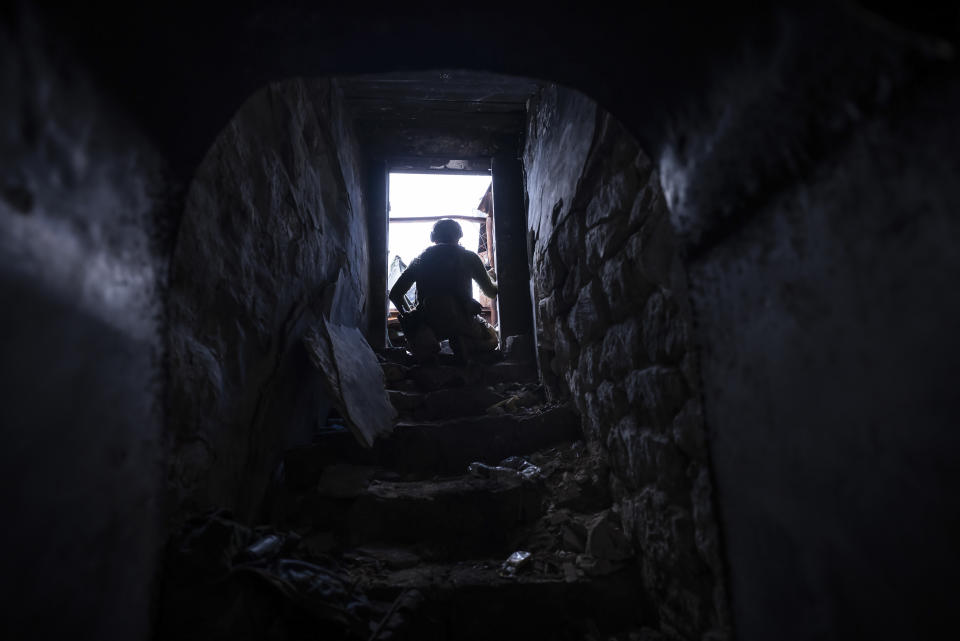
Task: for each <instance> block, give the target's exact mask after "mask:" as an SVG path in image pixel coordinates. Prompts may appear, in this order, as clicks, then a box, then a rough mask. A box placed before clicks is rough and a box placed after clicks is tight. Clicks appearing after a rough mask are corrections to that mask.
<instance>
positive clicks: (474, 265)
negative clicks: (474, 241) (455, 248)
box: [470, 254, 499, 298]
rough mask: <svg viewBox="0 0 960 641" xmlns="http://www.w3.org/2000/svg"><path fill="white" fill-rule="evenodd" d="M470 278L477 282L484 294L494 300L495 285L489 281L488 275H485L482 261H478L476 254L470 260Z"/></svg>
mask: <svg viewBox="0 0 960 641" xmlns="http://www.w3.org/2000/svg"><path fill="white" fill-rule="evenodd" d="M470 276H471V277H472V278H473V280H475V281H477V284H478V285H480V289H481V290H482V291H483V293H484V294H486V295H487V296H488V297H489V298H496V296H497V292H498V291H499V290H498V288H497V284H496V283H495V282H493V281H492V280H490V274H488V273H487V270H486V269H485V268H484V266H483V261H482V260H480V257H479V256H477V255H476V254H473V256H472V257H471V258H470Z"/></svg>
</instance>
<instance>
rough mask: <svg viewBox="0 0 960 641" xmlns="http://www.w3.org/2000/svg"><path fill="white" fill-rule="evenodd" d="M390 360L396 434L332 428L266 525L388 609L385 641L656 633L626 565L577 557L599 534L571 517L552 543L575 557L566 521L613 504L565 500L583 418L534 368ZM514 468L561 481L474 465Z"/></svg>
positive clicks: (380, 634)
mask: <svg viewBox="0 0 960 641" xmlns="http://www.w3.org/2000/svg"><path fill="white" fill-rule="evenodd" d="M381 358H382V361H383V362H382V363H381V365H382V367H383V370H384V375H385V379H386V382H387V386H388V388H389V389H388V391H389V394H390V398H391V401H392V402H393V404H394V406H395V407H396V409H397V410H398V412H399V415H400V416H399V420H398V423H397V427H396V430H395V432H394V434H393V435H392V436H391V437H389V438H386V439H382V440H380V441H379V442H377V443H376V445H375V446H374V447H373V448H369V449H366V448H363V447H361V446H359V445H358V444H357V442H356V441H355V439H354V438H353V436H352V435H351V434H350V433H348V432H347V431H345V430H339V431H337V430H332V431H329V432H326V433H323V434H321V435H319V436H318V437H317V439H315V442H314V443H313V444H312V445H310V446H308V447H302V448H297V449H294V450H291V451H289V452H288V453H287V454H286V456H285V459H284V491H283V492H282V493H281V494H280V495H279V496H277V497H276V500H274V501H273V504H274V505H273V509H274V513H273V514H272V515H271V522H272V523H274V524H275V525H276V526H278V527H281V528H285V529H289V530H295V531H298V532H302V533H303V537H304V538H303V546H304V548H305V549H308V550H309V549H314V550H315V551H316V552H317V554H329V555H332V556H334V557H336V558H337V560H338V562H341V563H343V564H344V566H345V567H348V568H349V569H350V572H351V574H352V575H353V576H354V582H355V585H356V588H357V589H358V590H362V591H364V592H365V593H366V594H367V595H369V596H370V597H371V598H375V599H380V600H385V601H392V603H393V607H392V608H391V610H390V611H389V612H387V614H386V615H385V616H384V619H383V621H382V625H381V626H379V629H378V630H377V631H376V634H375V638H378V639H400V638H403V639H481V638H484V639H489V638H498V639H514V638H516V639H520V638H523V639H554V638H555V639H568V638H569V639H583V638H591V636H592V635H596V634H601V633H603V634H604V635H605V636H603V637H602V638H611V635H612V633H613V632H615V631H622V630H627V629H639V626H640V624H641V623H642V622H645V623H646V625H649V619H648V616H647V610H646V608H644V607H643V606H642V604H643V602H644V600H643V598H642V596H641V595H640V594H638V591H637V590H638V588H637V586H638V585H639V584H640V582H639V579H638V577H637V576H636V569H635V568H634V567H633V566H632V565H631V564H629V563H621V564H616V563H614V564H612V565H611V563H610V562H609V561H608V560H602V561H603V563H606V564H607V565H602V567H600V568H599V569H598V568H597V565H596V564H594V565H593V566H590V567H588V568H587V570H588V571H586V572H585V571H584V569H583V567H582V564H581V565H578V564H577V563H576V561H577V560H578V559H577V558H576V554H575V550H576V549H577V548H578V547H579V548H580V549H581V550H583V549H584V548H585V547H586V545H587V543H588V542H587V538H588V537H589V536H593V538H594V539H597V536H594V535H593V534H590V533H588V531H587V527H586V525H582V526H577V525H575V524H574V525H570V523H575V522H574V521H570V523H568V524H567V525H564V526H563V527H567V528H568V529H570V530H571V532H570V533H567V532H566V530H564V533H563V534H562V535H557V536H564V537H566V536H568V535H569V537H570V545H569V546H567V547H569V548H572V549H573V550H574V551H570V550H563V549H559V548H560V547H563V546H559V547H558V546H557V544H556V537H554V538H553V539H551V538H550V537H551V534H550V532H553V533H554V534H556V532H558V531H559V530H558V529H557V528H554V530H550V528H549V524H550V523H555V524H556V523H560V522H561V521H563V519H558V518H557V516H558V515H562V514H565V513H569V512H570V509H571V508H574V511H579V512H581V513H587V515H588V516H590V515H589V512H591V510H593V509H596V510H598V511H602V510H603V508H604V507H606V506H605V505H604V498H603V496H602V494H603V490H602V489H598V490H596V492H597V496H596V497H591V496H589V492H586V493H585V492H584V491H582V490H581V489H577V490H576V492H574V493H573V494H574V496H568V495H564V491H567V490H569V489H570V488H571V487H575V488H576V487H579V486H577V485H576V483H574V482H573V481H571V478H572V477H571V475H572V474H575V472H576V470H575V469H573V468H570V469H562V466H560V464H559V463H556V460H555V459H557V460H559V459H558V457H561V458H562V456H561V454H562V453H564V452H565V453H566V454H565V455H569V454H570V452H573V451H576V452H579V451H580V450H577V445H575V443H576V441H577V440H578V438H579V436H580V428H579V418H578V416H577V415H576V414H575V413H574V412H572V411H571V410H570V409H569V408H568V407H566V406H564V405H550V404H547V403H545V402H544V400H543V398H542V395H541V393H540V391H539V387H538V386H537V384H536V383H537V381H536V372H535V368H533V367H532V366H531V364H529V363H518V362H509V361H502V362H497V363H491V364H486V365H471V366H467V367H452V366H446V365H437V366H432V367H424V366H418V365H415V364H413V363H411V362H410V360H409V357H408V356H407V355H405V354H404V353H403V352H402V351H396V350H390V351H387V352H385V353H384V354H382V356H381ZM571 448H572V449H571ZM581 449H582V448H581ZM576 456H577V457H579V456H580V454H579V453H577V454H576ZM507 457H526V458H527V459H529V461H530V462H533V463H537V462H538V461H539V462H540V463H545V464H547V465H550V466H552V468H551V469H553V474H552V475H551V476H549V478H546V477H547V476H548V475H547V474H545V473H544V470H541V474H539V475H532V478H523V477H522V476H521V475H519V474H517V473H515V472H505V471H503V470H502V468H501V469H500V470H494V471H493V473H489V472H488V473H487V476H486V477H484V475H482V474H479V475H478V474H476V473H471V472H469V471H468V469H467V468H468V466H469V465H470V464H471V463H474V462H480V463H483V464H486V465H488V466H497V465H498V463H500V462H501V461H503V460H504V459H506V458H507ZM544 469H545V468H544ZM581 480H582V479H581ZM587 485H589V483H587ZM595 485H597V487H599V486H600V485H603V484H602V483H595ZM564 488H566V490H564ZM569 493H570V492H569V491H568V492H567V494H569ZM599 518H602V515H601V517H596V518H595V519H594V521H597V519H599ZM581 522H585V521H583V519H581ZM602 525H603V524H601V526H602ZM601 526H597V525H596V523H594V524H593V526H592V527H593V530H590V532H593V531H595V530H597V528H598V527H600V528H601V529H602V527H601ZM559 527H560V526H558V528H559ZM578 528H579V529H578ZM578 537H579V538H578ZM548 539H549V540H548ZM564 540H566V539H564ZM590 543H591V544H594V547H596V545H599V544H598V543H596V541H591V542H590ZM530 550H534V552H533V554H532V555H530V556H529V558H527V559H526V560H524V561H521V562H519V563H517V564H516V565H511V564H510V563H507V562H506V560H507V559H508V557H510V556H511V554H512V553H514V552H517V551H530ZM591 558H592V557H591ZM622 638H623V639H627V638H628V637H627V636H623V637H622Z"/></svg>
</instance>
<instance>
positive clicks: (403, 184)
mask: <svg viewBox="0 0 960 641" xmlns="http://www.w3.org/2000/svg"><path fill="white" fill-rule="evenodd" d="M490 186H491V177H490V175H489V174H453V175H451V174H440V173H399V172H391V173H390V180H389V196H388V197H389V212H390V225H389V231H388V233H389V240H388V247H389V263H388V266H387V269H388V275H387V288H388V289H389V288H390V287H393V284H394V282H396V280H397V278H399V277H400V274H401V273H403V270H404V269H406V267H407V266H408V265H409V264H410V262H411V261H413V259H414V258H416V257H417V256H419V255H420V253H421V252H422V251H423V250H425V249H426V248H427V247H429V246H430V245H431V244H432V243H431V242H430V230H431V229H432V228H433V224H434V223H435V222H436V221H437V220H439V219H441V218H453V219H455V220H456V221H457V222H459V223H460V226H461V227H462V228H463V238H461V239H460V244H461V245H462V246H463V247H465V248H467V249H469V250H470V251H474V252H477V253H478V254H479V255H480V258H481V259H482V260H483V262H484V265H485V266H486V267H487V268H491V267H495V259H494V251H493V249H494V248H493V204H492V203H493V199H492V197H491V193H490ZM473 297H474V298H475V299H476V300H478V301H480V303H481V304H482V305H483V315H484V317H485V318H486V319H487V320H488V321H489V322H490V323H491V324H492V325H494V326H495V327H496V326H497V311H496V305H495V304H494V301H492V300H490V299H488V298H487V297H485V296H484V295H483V293H482V292H481V291H480V288H479V287H478V286H477V285H476V283H474V286H473ZM407 299H408V302H409V303H410V304H411V306H412V304H413V303H414V302H415V301H416V287H414V288H412V289H411V290H410V291H409V292H407ZM389 310H390V314H389V318H388V329H389V330H390V332H389V333H390V334H391V335H392V334H393V326H394V325H395V321H396V315H397V310H396V308H395V307H394V306H393V303H389Z"/></svg>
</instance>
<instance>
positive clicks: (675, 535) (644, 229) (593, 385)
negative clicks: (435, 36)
mask: <svg viewBox="0 0 960 641" xmlns="http://www.w3.org/2000/svg"><path fill="white" fill-rule="evenodd" d="M524 162H525V168H526V172H527V175H526V182H527V197H528V201H529V209H528V229H529V234H530V240H531V248H532V251H531V256H532V259H531V262H532V269H531V273H532V274H533V281H534V297H535V301H536V305H537V345H538V352H539V358H540V363H541V368H542V371H543V374H544V378H545V381H546V383H547V385H548V388H549V389H550V392H551V394H552V395H554V396H568V395H569V396H570V397H571V398H572V399H573V401H574V402H575V403H576V405H577V407H578V408H579V410H580V412H581V415H582V416H583V424H584V431H585V435H586V437H587V441H588V443H589V445H590V447H591V448H592V449H593V450H595V451H600V452H602V453H603V454H604V455H605V456H606V457H607V458H608V460H609V462H610V473H611V475H610V483H611V489H612V490H613V494H614V497H615V499H616V501H617V502H618V507H619V510H620V514H621V518H622V521H623V525H624V529H625V531H626V532H627V533H628V534H629V535H630V537H631V539H632V541H633V543H634V545H635V546H636V549H637V551H638V555H639V559H640V562H641V563H642V568H643V577H644V583H645V587H646V589H647V590H648V592H649V594H650V596H651V597H652V599H653V601H654V603H655V604H656V605H657V609H658V614H659V624H660V629H661V630H662V631H663V632H664V633H665V634H667V635H668V636H669V637H671V638H683V639H700V638H707V637H709V638H726V637H728V636H729V621H728V617H727V614H726V612H727V610H726V608H727V605H726V596H725V593H724V587H723V570H722V567H721V563H720V551H719V545H718V540H717V532H716V526H715V522H714V516H713V509H712V500H713V499H712V496H711V494H712V491H711V482H710V478H709V472H708V461H707V452H706V447H705V443H704V432H703V424H702V418H701V408H700V392H699V372H698V369H697V365H696V356H695V354H694V352H693V350H692V345H691V342H690V333H689V326H690V319H689V314H690V312H689V309H688V304H687V301H686V297H687V293H686V289H685V286H684V274H683V271H682V266H681V263H680V261H679V256H678V254H677V251H676V248H675V241H674V236H673V233H672V230H671V227H670V221H669V216H668V213H667V210H666V206H665V202H664V198H663V194H662V192H661V190H660V186H659V176H658V174H657V172H656V171H655V170H654V168H653V167H652V165H651V163H650V161H649V160H648V159H647V157H646V155H645V154H644V153H643V151H641V149H640V148H639V146H638V145H637V143H636V142H635V140H634V139H633V138H632V137H631V136H630V135H629V134H628V133H627V132H626V131H625V130H624V129H623V127H622V126H621V125H620V124H619V123H617V122H616V121H615V120H614V119H613V118H612V117H610V116H609V115H607V114H604V113H601V112H600V111H599V110H598V108H597V107H596V105H595V103H593V102H592V101H591V100H589V99H588V98H586V97H584V96H582V95H581V94H578V93H575V92H572V91H568V90H562V89H557V88H556V87H551V88H548V89H546V90H544V92H542V93H541V94H540V96H539V97H538V99H537V100H535V101H534V102H532V103H531V108H530V123H529V127H528V134H527V146H526V150H525V155H524Z"/></svg>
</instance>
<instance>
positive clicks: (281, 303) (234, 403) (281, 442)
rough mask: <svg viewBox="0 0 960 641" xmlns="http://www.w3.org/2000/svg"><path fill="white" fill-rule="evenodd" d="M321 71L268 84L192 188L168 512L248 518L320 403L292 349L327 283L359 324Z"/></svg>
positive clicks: (179, 259) (184, 233)
mask: <svg viewBox="0 0 960 641" xmlns="http://www.w3.org/2000/svg"><path fill="white" fill-rule="evenodd" d="M346 121H347V119H346V118H343V117H342V113H341V105H340V101H339V98H338V96H337V93H336V91H335V90H334V89H333V88H332V87H331V84H330V82H329V81H327V80H323V81H302V80H291V81H285V82H280V83H277V84H272V85H269V86H267V87H265V88H264V89H262V90H261V91H259V92H257V93H256V94H254V95H253V96H252V97H250V99H249V100H247V102H246V103H245V104H244V105H243V106H242V107H241V109H240V110H239V112H238V113H237V114H236V116H234V118H233V119H232V120H231V121H230V122H229V124H228V125H227V127H226V128H225V129H224V130H223V132H222V133H221V134H220V135H219V137H218V138H217V139H216V141H215V142H214V144H213V146H212V148H211V149H210V151H209V152H208V154H207V155H206V158H205V159H204V160H203V162H202V164H201V165H200V167H199V169H198V170H197V172H196V176H195V178H194V180H193V183H192V185H191V186H190V190H189V193H188V196H187V204H186V211H185V213H184V217H183V221H182V223H181V226H180V230H179V234H178V237H177V241H176V247H175V250H174V256H173V266H172V276H171V286H170V302H169V319H170V320H169V322H170V326H169V354H170V393H169V398H170V403H169V407H170V410H169V411H170V417H169V420H170V426H171V430H170V431H171V444H170V447H171V452H172V454H171V464H170V472H169V473H170V476H169V484H170V490H171V497H170V506H169V507H170V510H171V511H172V512H173V513H174V514H189V513H191V512H194V511H196V510H199V509H204V508H205V507H208V506H211V505H218V506H222V507H227V508H229V509H232V510H234V511H235V512H236V513H237V514H238V515H239V516H241V517H242V518H246V519H250V518H254V517H255V515H256V512H257V510H258V508H259V505H260V502H261V500H262V497H263V496H264V492H265V489H266V487H267V485H268V481H269V476H270V474H271V472H272V471H273V470H274V468H275V466H276V464H277V462H278V455H279V453H280V452H281V451H282V450H283V449H285V448H287V447H289V446H290V445H292V444H294V443H298V442H300V443H302V442H308V441H309V438H310V435H311V429H312V428H313V427H314V424H315V422H316V421H317V420H320V419H323V418H325V414H324V412H325V411H326V409H327V407H328V401H327V399H326V398H325V397H324V395H323V393H322V391H321V390H322V387H321V381H320V378H319V376H320V375H319V372H316V371H315V369H314V368H313V366H312V365H311V364H310V362H309V360H308V359H307V356H306V352H305V350H304V349H303V347H302V345H301V341H300V339H301V337H302V335H303V332H304V331H305V329H306V328H307V327H308V325H309V324H310V322H311V320H313V319H314V318H315V316H314V314H315V310H316V309H317V304H318V302H319V301H320V299H321V298H322V296H323V293H324V289H325V288H326V286H327V285H329V284H331V283H332V282H334V281H335V280H336V279H337V278H338V275H339V274H341V270H342V278H343V285H344V289H343V293H344V295H345V297H346V301H347V302H346V304H343V305H341V306H340V308H339V309H338V310H337V311H338V316H337V317H336V320H337V321H338V322H341V323H343V324H347V325H353V326H361V327H363V326H365V325H363V324H362V323H363V320H364V318H365V316H364V308H365V296H366V291H367V277H368V276H367V232H366V223H365V220H364V201H363V196H362V193H361V179H362V172H361V169H360V163H359V159H358V157H357V147H356V143H355V142H354V138H353V135H352V133H351V131H350V130H349V128H348V125H347V124H346Z"/></svg>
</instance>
